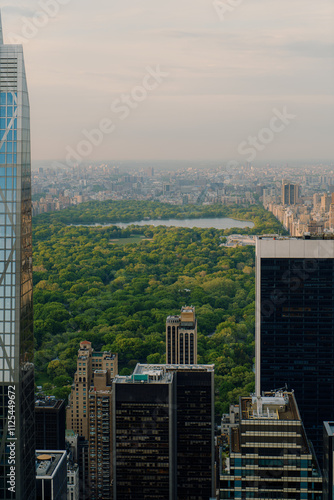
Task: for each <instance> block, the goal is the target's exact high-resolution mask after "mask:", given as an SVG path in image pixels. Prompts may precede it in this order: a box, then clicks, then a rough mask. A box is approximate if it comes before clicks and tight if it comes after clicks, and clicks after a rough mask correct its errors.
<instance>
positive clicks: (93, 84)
mask: <svg viewBox="0 0 334 500" xmlns="http://www.w3.org/2000/svg"><path fill="white" fill-rule="evenodd" d="M46 4H47V2H43V0H40V1H39V2H37V1H35V0H25V1H24V2H23V1H19V0H11V1H10V3H9V2H4V4H3V5H2V16H3V21H4V38H5V40H7V42H11V43H14V42H15V41H17V43H23V45H24V51H25V60H26V65H27V71H28V80H29V91H30V102H31V108H32V122H31V127H32V139H33V140H32V158H33V161H36V160H58V161H60V162H65V160H66V156H67V155H68V152H69V151H70V150H71V151H73V150H74V151H77V146H78V144H80V141H82V140H85V134H84V133H83V130H86V131H87V132H88V133H89V132H90V131H92V130H93V129H96V128H98V127H99V126H100V123H101V120H104V119H108V120H109V122H108V123H109V125H110V121H112V123H113V129H112V131H111V128H110V127H109V129H108V130H109V131H108V133H103V140H101V141H100V140H97V139H95V141H96V142H97V143H98V146H95V145H93V147H92V148H91V150H90V148H89V149H88V154H87V155H84V156H83V155H79V156H80V157H81V158H82V159H84V160H87V161H90V160H92V161H93V160H94V161H97V160H104V161H113V160H146V159H147V160H149V159H151V160H152V159H153V160H169V159H180V160H192V159H201V160H232V159H233V160H236V161H238V162H240V163H245V162H247V161H254V162H256V161H266V160H285V159H289V160H301V159H302V160H303V159H308V160H318V159H332V157H333V151H332V137H333V103H334V100H333V78H334V65H333V54H334V51H333V47H334V34H333V29H332V20H333V2H331V1H329V0H322V1H318V2H313V1H310V0H295V1H294V2H289V1H287V0H283V1H281V2H277V1H274V0H267V1H266V2H263V1H258V0H247V2H246V1H245V2H242V1H240V2H229V1H226V2H216V3H213V2H212V0H200V1H198V2H192V1H190V0H182V1H181V2H180V1H176V0H171V1H170V2H168V3H162V2H159V3H157V2H155V1H153V0H142V1H140V2H139V1H133V0H132V1H131V2H130V1H128V0H124V1H122V2H120V1H118V2H112V3H111V2H108V1H107V0H100V1H99V2H98V5H97V4H96V3H93V2H89V1H88V0H80V1H79V0H61V1H59V2H57V1H56V0H55V2H54V8H53V10H51V11H50V12H51V14H50V15H47V14H46V13H45V12H46V8H45V5H46ZM38 26H41V27H38ZM159 70H160V71H161V73H162V74H163V76H161V77H160V80H159V77H158V80H157V79H154V78H153V77H152V72H155V71H158V72H159ZM150 75H151V76H150ZM149 78H150V79H149ZM143 82H146V83H148V87H147V88H146V87H145V86H144V90H143ZM139 87H140V89H139ZM132 92H134V94H133V95H135V99H133V98H131V100H130V101H128V104H126V105H125V107H126V108H127V110H126V109H124V106H123V112H122V111H121V110H120V107H119V106H120V103H121V102H122V104H124V99H127V97H124V96H131V95H132ZM116 100H119V101H116ZM111 106H113V110H112V109H111ZM117 109H118V111H117ZM284 110H285V111H284ZM277 113H280V114H283V115H284V113H286V114H288V116H290V117H292V116H293V118H290V119H289V120H288V123H286V122H283V123H282V122H279V123H278V122H273V121H272V120H273V119H274V117H275V116H276V115H277ZM264 129H266V132H264V134H262V135H261V131H263V130H264ZM259 134H260V137H262V138H263V140H262V139H261V140H260V141H258V142H257V146H256V147H255V148H254V146H251V149H252V151H249V137H256V138H257V137H259ZM86 135H87V134H86ZM100 142H101V144H100ZM240 145H243V146H240ZM69 148H70V149H69ZM246 151H248V153H246ZM72 160H73V162H76V161H78V162H80V161H79V160H77V159H76V158H72Z"/></svg>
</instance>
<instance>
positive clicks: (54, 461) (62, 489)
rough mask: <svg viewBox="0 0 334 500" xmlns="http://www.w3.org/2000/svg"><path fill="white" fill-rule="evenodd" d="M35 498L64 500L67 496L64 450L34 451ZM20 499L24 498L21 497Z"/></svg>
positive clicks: (37, 499)
mask: <svg viewBox="0 0 334 500" xmlns="http://www.w3.org/2000/svg"><path fill="white" fill-rule="evenodd" d="M36 486H37V496H36V500H65V499H66V498H67V458H66V451H59V450H52V451H49V450H37V451H36ZM21 498H22V500H23V499H24V498H25V497H24V496H23V497H21Z"/></svg>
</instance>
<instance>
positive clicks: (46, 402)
mask: <svg viewBox="0 0 334 500" xmlns="http://www.w3.org/2000/svg"><path fill="white" fill-rule="evenodd" d="M63 403H64V399H56V398H55V397H54V396H50V397H48V396H46V397H45V398H39V399H36V401H35V409H36V408H37V409H38V408H49V409H54V410H58V409H59V408H60V407H61V406H62V404H63Z"/></svg>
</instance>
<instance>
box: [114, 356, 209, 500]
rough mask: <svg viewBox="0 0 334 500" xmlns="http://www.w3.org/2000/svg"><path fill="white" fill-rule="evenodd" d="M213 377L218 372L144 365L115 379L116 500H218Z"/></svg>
mask: <svg viewBox="0 0 334 500" xmlns="http://www.w3.org/2000/svg"><path fill="white" fill-rule="evenodd" d="M213 376H214V371H213V366H204V365H192V366H185V365H182V366H180V365H140V364H139V365H137V367H136V369H135V371H134V373H133V375H131V376H129V377H116V378H115V379H114V383H113V456H114V460H113V462H114V477H113V480H114V483H113V484H114V500H134V499H137V498H141V499H142V500H176V499H178V500H190V499H192V500H204V499H205V500H207V499H209V498H211V497H213V496H214V491H215V488H214V434H213V431H214V407H213V405H214V384H213Z"/></svg>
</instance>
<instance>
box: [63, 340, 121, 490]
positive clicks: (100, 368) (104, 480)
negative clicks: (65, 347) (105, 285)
mask: <svg viewBox="0 0 334 500" xmlns="http://www.w3.org/2000/svg"><path fill="white" fill-rule="evenodd" d="M117 373H118V356H117V354H112V353H111V352H107V351H105V352H95V351H94V349H93V348H92V344H91V342H88V341H87V340H84V341H83V342H80V349H79V351H78V361H77V371H76V373H75V375H74V384H73V385H72V391H71V395H70V397H69V405H68V407H67V409H66V426H67V429H69V430H73V431H74V432H75V433H76V434H78V435H79V436H80V439H79V466H80V495H81V498H83V499H88V498H89V499H92V500H94V499H96V498H101V495H104V496H105V497H106V498H109V496H108V495H109V493H110V490H111V482H112V455H111V435H112V429H111V390H112V386H111V380H112V379H113V378H114V376H115V375H117Z"/></svg>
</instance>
